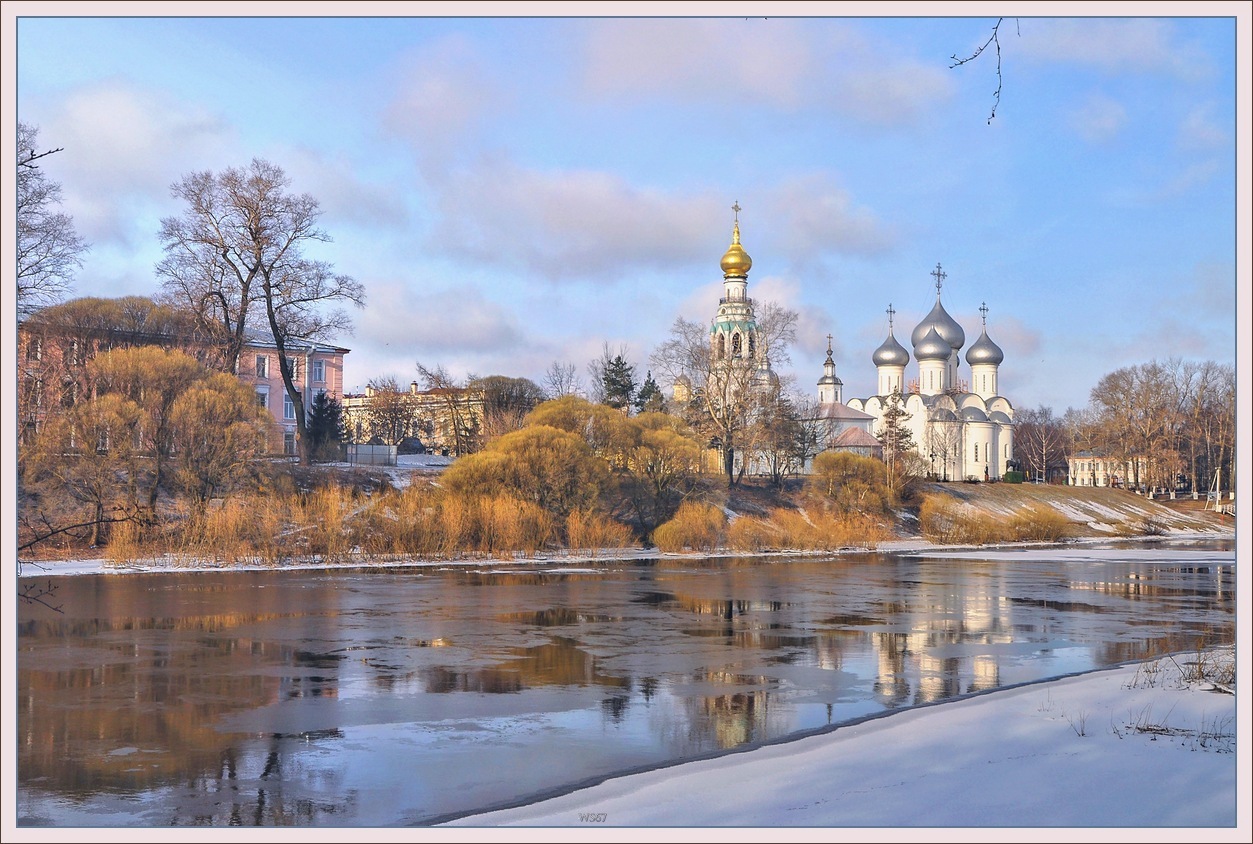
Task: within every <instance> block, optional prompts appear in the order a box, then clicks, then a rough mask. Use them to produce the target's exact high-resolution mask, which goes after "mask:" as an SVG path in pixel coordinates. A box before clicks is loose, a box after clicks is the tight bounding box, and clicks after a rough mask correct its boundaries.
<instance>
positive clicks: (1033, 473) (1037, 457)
mask: <svg viewBox="0 0 1253 844" xmlns="http://www.w3.org/2000/svg"><path fill="white" fill-rule="evenodd" d="M1014 450H1015V452H1016V453H1017V454H1018V455H1019V459H1021V460H1022V464H1023V468H1024V469H1025V470H1026V471H1027V472H1028V474H1029V476H1030V477H1031V478H1033V479H1034V478H1043V479H1044V480H1045V481H1047V480H1048V477H1049V469H1050V467H1052V466H1056V465H1057V464H1058V463H1059V462H1063V461H1064V460H1065V457H1066V454H1065V451H1066V432H1065V429H1064V427H1063V425H1062V421H1061V420H1060V419H1057V418H1056V417H1054V416H1053V409H1052V408H1051V407H1045V406H1044V405H1040V406H1039V407H1037V408H1035V409H1032V408H1024V409H1023V410H1020V411H1018V413H1017V414H1016V415H1015V417H1014Z"/></svg>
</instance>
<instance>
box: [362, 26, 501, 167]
mask: <svg viewBox="0 0 1253 844" xmlns="http://www.w3.org/2000/svg"><path fill="white" fill-rule="evenodd" d="M395 77H396V79H395V81H394V82H392V83H391V84H393V85H394V86H395V88H396V95H395V97H394V99H393V100H392V102H391V104H390V105H389V106H388V108H387V110H386V112H385V113H384V116H383V122H384V126H385V127H386V128H387V129H388V130H390V131H391V132H393V133H394V134H396V135H398V136H400V137H402V138H404V139H405V140H407V141H409V142H410V143H412V144H413V146H414V149H415V151H416V152H417V153H418V157H419V160H420V161H421V162H422V163H423V165H424V167H425V169H426V170H427V171H428V172H430V173H439V172H440V171H442V170H443V169H444V168H446V167H448V166H449V165H450V163H451V162H452V161H454V160H456V158H457V156H458V154H459V153H460V152H461V151H462V150H463V148H464V145H465V143H466V140H467V138H470V137H472V136H473V135H474V134H475V133H476V132H477V131H478V130H479V129H480V128H481V127H482V125H483V122H484V121H485V120H486V119H487V118H488V117H490V116H492V115H493V114H495V113H496V112H497V111H498V110H499V109H501V108H502V107H504V105H505V100H504V96H503V93H502V91H501V90H500V89H499V88H498V87H497V85H496V84H495V82H494V81H493V80H492V78H491V75H490V74H489V72H488V71H487V69H486V68H485V67H484V64H483V61H482V57H481V56H480V55H479V54H478V52H477V48H476V47H475V46H474V45H473V44H472V43H471V41H470V40H469V39H468V38H466V37H464V36H460V35H458V36H450V37H448V38H445V39H443V40H442V41H440V42H438V43H436V44H435V45H433V46H432V47H430V48H429V49H426V50H424V51H422V52H421V53H415V54H412V55H410V56H407V57H406V58H405V59H404V60H402V61H401V62H400V65H399V69H398V70H397V71H396V73H395Z"/></svg>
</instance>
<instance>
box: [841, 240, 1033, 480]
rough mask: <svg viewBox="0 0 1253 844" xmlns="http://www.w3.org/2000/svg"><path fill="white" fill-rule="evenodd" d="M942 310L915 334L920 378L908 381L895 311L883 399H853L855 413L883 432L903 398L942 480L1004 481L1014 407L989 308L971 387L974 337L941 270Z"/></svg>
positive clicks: (880, 353) (882, 370)
mask: <svg viewBox="0 0 1253 844" xmlns="http://www.w3.org/2000/svg"><path fill="white" fill-rule="evenodd" d="M931 274H932V276H934V277H935V306H934V307H933V308H932V309H931V312H930V313H928V314H927V315H926V316H925V317H924V318H923V319H922V321H921V322H920V323H918V325H917V326H916V327H915V328H914V330H913V333H912V334H911V335H910V343H911V345H912V346H913V349H914V355H913V357H914V360H916V361H917V362H918V371H917V378H916V379H914V380H912V381H910V382H909V383H906V382H905V370H906V368H907V367H908V366H909V362H910V356H909V352H908V351H906V349H905V348H904V347H903V346H902V345H901V344H900V343H899V342H898V341H897V339H896V337H895V336H894V335H893V323H892V318H893V316H894V315H895V311H893V310H892V306H891V305H889V306H888V310H887V313H888V336H887V339H885V340H884V341H883V343H882V344H881V345H880V346H879V348H877V349H875V351H874V354H873V355H872V356H871V359H872V361H873V363H874V365H875V368H876V370H877V372H878V394H877V395H874V396H870V397H868V398H864V399H850V400H849V401H848V406H849V407H851V408H853V409H855V410H860V411H862V412H864V413H867V414H869V415H870V416H872V417H874V420H875V422H874V431H875V432H876V433H877V432H878V431H879V428H880V426H881V425H882V422H883V415H884V411H885V410H886V409H887V407H888V405H889V403H890V402H891V401H892V400H893V398H892V397H893V396H894V395H895V396H896V400H899V401H900V403H901V407H902V409H903V410H904V411H905V413H906V414H908V419H906V420H905V423H904V424H905V425H906V427H908V428H909V430H910V433H911V434H912V436H913V441H914V445H915V446H916V448H917V450H918V453H919V454H921V455H922V457H923V459H924V460H926V461H928V463H929V465H930V466H931V473H932V475H934V476H935V477H937V478H940V479H942V480H958V481H960V480H999V479H1000V478H1001V477H1002V476H1003V475H1004V474H1005V471H1006V470H1007V468H1008V464H1009V462H1010V461H1011V460H1012V459H1013V454H1014V408H1013V406H1012V405H1011V404H1010V402H1009V399H1007V398H1005V397H1004V396H1002V395H1001V394H1000V384H999V370H1000V365H1001V363H1002V362H1003V361H1004V360H1005V353H1004V352H1002V351H1001V348H1000V347H999V346H997V345H996V344H995V343H994V342H992V339H991V338H990V337H988V327H987V322H988V308H987V305H986V304H983V305H981V306H980V308H979V311H980V312H981V313H982V315H983V327H982V333H981V334H980V335H979V339H978V340H976V341H975V342H974V343H973V344H972V345H971V346H970V348H969V350H967V352H966V363H967V364H968V365H969V367H970V373H969V380H966V379H965V378H963V377H962V372H961V369H960V364H961V354H960V352H961V349H962V346H964V345H965V343H966V333H965V332H964V331H963V330H962V327H961V326H960V325H959V324H958V323H957V321H956V320H954V319H953V318H952V317H951V316H949V313H948V311H946V310H945V309H944V305H943V303H942V302H941V301H940V291H941V289H942V287H943V284H944V279H945V278H946V277H947V276H946V274H945V272H944V270H943V269H942V268H941V267H940V265H939V264H936V267H935V270H933V271H932V273H931Z"/></svg>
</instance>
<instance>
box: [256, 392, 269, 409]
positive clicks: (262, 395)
mask: <svg viewBox="0 0 1253 844" xmlns="http://www.w3.org/2000/svg"><path fill="white" fill-rule="evenodd" d="M257 407H259V408H261V409H262V410H269V409H270V394H269V392H268V391H266V390H257Z"/></svg>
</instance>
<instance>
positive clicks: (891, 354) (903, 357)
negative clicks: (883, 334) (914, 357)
mask: <svg viewBox="0 0 1253 844" xmlns="http://www.w3.org/2000/svg"><path fill="white" fill-rule="evenodd" d="M871 360H873V361H874V365H875V366H905V365H906V364H908V363H909V352H907V351H905V347H904V346H902V345H901V344H900V343H898V342H896V338H895V337H893V336H892V332H891V330H889V331H888V339H886V340H884V341H883V345H881V346H879V348H877V349H875V350H874V355H872V356H871Z"/></svg>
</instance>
